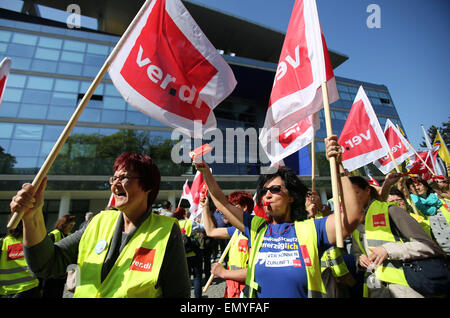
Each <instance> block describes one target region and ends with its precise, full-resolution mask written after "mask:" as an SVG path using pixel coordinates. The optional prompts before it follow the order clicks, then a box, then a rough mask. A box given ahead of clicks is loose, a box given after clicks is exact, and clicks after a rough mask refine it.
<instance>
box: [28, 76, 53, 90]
mask: <svg viewBox="0 0 450 318" xmlns="http://www.w3.org/2000/svg"><path fill="white" fill-rule="evenodd" d="M54 82H55V80H54V79H53V78H51V77H42V76H28V83H27V89H41V90H46V91H50V90H52V89H53V83H54Z"/></svg>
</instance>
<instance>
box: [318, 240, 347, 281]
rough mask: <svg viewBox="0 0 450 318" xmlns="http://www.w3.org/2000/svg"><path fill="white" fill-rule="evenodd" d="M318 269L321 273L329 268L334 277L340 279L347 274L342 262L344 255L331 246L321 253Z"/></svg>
mask: <svg viewBox="0 0 450 318" xmlns="http://www.w3.org/2000/svg"><path fill="white" fill-rule="evenodd" d="M320 267H321V269H322V272H323V271H324V270H325V269H326V268H327V267H330V268H331V272H332V273H333V276H334V277H342V276H344V275H346V274H348V273H349V270H348V268H347V264H345V261H344V253H343V252H342V250H341V249H340V248H338V247H336V246H332V247H330V248H329V249H327V250H326V251H325V253H323V255H322V258H321V259H320Z"/></svg>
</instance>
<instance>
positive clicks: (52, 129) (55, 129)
mask: <svg viewBox="0 0 450 318" xmlns="http://www.w3.org/2000/svg"><path fill="white" fill-rule="evenodd" d="M75 128H76V127H75ZM75 128H74V129H75ZM63 130H64V127H63V126H55V125H45V126H44V133H43V136H42V139H43V140H48V141H56V140H58V138H59V136H60V135H61V133H62V131H63ZM72 131H73V130H72Z"/></svg>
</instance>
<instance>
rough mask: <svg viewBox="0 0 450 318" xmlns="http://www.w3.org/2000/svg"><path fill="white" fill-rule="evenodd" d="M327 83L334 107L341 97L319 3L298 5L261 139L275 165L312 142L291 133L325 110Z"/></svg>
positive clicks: (306, 1)
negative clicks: (324, 92) (325, 87)
mask: <svg viewBox="0 0 450 318" xmlns="http://www.w3.org/2000/svg"><path fill="white" fill-rule="evenodd" d="M325 82H327V86H328V94H329V102H330V103H333V102H335V101H336V100H338V99H339V94H338V91H337V87H336V81H335V78H334V74H333V67H332V65H331V61H330V58H329V55H328V49H327V46H326V43H325V39H324V37H323V34H322V31H321V28H320V22H319V16H318V13H317V7H316V2H315V0H299V1H295V4H294V9H293V10H292V15H291V20H290V22H289V27H288V30H287V32H286V37H285V40H284V44H283V48H282V51H281V54H280V60H279V62H278V68H277V72H276V74H275V79H274V83H273V87H272V93H271V95H270V101H269V108H268V110H267V114H266V119H265V122H264V128H263V130H262V132H261V134H260V136H259V140H260V142H261V146H262V147H263V149H264V150H265V152H266V153H267V156H268V157H269V159H270V160H271V162H272V163H274V162H277V161H279V160H281V159H283V158H284V157H287V156H288V155H290V154H292V153H293V152H294V151H296V150H298V149H300V148H302V147H303V146H304V145H306V144H308V143H309V142H311V141H310V140H309V141H308V137H305V136H306V135H304V134H300V133H297V134H294V135H292V131H293V129H295V130H296V131H297V132H299V131H300V130H305V129H304V127H303V128H302V127H301V125H302V124H301V122H302V120H303V119H306V118H308V116H311V115H313V114H314V113H316V112H318V111H319V110H320V109H321V108H323V100H322V91H321V86H322V83H325ZM309 121H310V122H311V120H309ZM304 124H305V123H303V125H304ZM305 132H306V130H305ZM283 134H289V135H290V136H291V137H290V138H287V139H286V138H284V136H283ZM293 137H295V138H293ZM298 138H302V139H303V141H300V142H297V147H288V146H289V145H290V144H292V145H294V142H295V141H296V139H298ZM294 148H296V149H294Z"/></svg>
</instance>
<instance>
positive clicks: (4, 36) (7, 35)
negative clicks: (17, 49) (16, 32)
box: [0, 30, 12, 42]
mask: <svg viewBox="0 0 450 318" xmlns="http://www.w3.org/2000/svg"><path fill="white" fill-rule="evenodd" d="M11 35H12V33H11V32H9V31H5V30H0V41H2V42H9V40H10V39H11Z"/></svg>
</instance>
